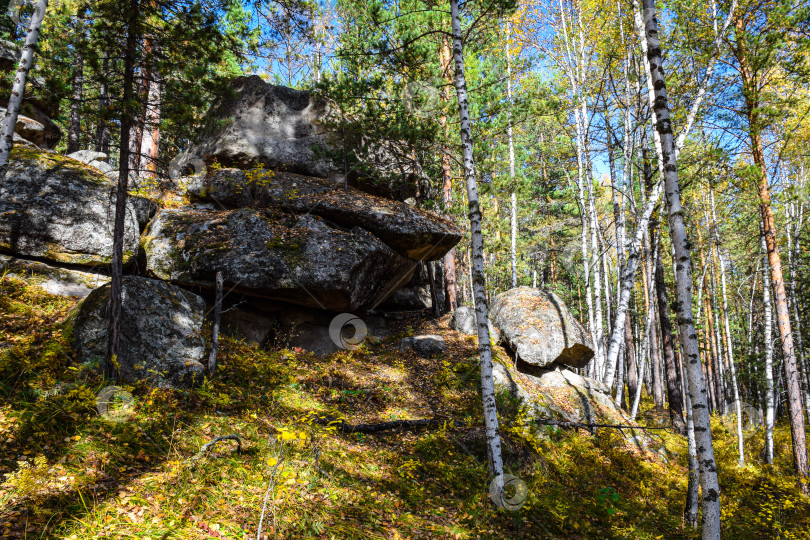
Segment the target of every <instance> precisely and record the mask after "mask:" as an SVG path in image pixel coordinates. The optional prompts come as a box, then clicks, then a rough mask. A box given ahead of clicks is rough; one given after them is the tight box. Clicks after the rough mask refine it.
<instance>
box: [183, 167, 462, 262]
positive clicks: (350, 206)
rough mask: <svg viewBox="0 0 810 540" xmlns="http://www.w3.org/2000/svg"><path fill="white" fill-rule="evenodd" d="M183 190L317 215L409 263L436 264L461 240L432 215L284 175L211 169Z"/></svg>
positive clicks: (224, 201) (235, 203)
mask: <svg viewBox="0 0 810 540" xmlns="http://www.w3.org/2000/svg"><path fill="white" fill-rule="evenodd" d="M188 191H189V193H190V194H191V195H192V196H194V197H196V198H198V199H203V200H208V201H214V202H216V203H219V204H221V205H224V206H226V207H230V208H244V207H249V208H278V209H281V210H283V211H285V212H293V213H297V214H302V213H308V214H314V215H316V216H321V217H323V218H326V219H328V220H330V221H333V222H335V223H338V224H340V225H341V226H344V227H362V228H363V229H365V230H367V231H369V232H371V233H373V234H374V235H375V236H377V237H378V238H379V239H380V240H382V241H383V242H385V243H386V244H387V245H388V246H389V247H391V248H392V249H393V250H394V251H396V252H397V253H399V254H400V255H403V256H405V257H409V258H411V259H414V260H438V259H440V258H442V257H443V256H444V255H445V254H446V253H447V252H448V251H450V250H451V249H452V248H453V246H455V245H456V244H457V243H458V242H459V240H461V236H462V231H461V229H459V228H458V227H457V226H456V225H455V224H454V223H452V222H450V221H448V220H447V219H445V218H443V217H441V216H438V215H436V214H434V213H432V212H428V211H426V210H422V209H419V208H414V207H411V206H409V205H407V204H405V203H403V202H399V201H394V200H391V199H385V198H383V197H377V196H374V195H369V194H368V193H363V192H362V191H359V190H357V189H355V188H353V187H349V188H345V187H344V186H343V185H342V184H335V183H334V182H331V181H329V180H325V179H322V178H314V177H310V176H301V175H298V174H292V173H288V172H277V171H268V170H263V169H253V170H249V171H242V170H239V169H214V170H212V171H210V172H209V173H208V174H207V175H206V176H199V177H196V178H195V179H194V180H193V181H192V182H191V183H190V184H189V186H188Z"/></svg>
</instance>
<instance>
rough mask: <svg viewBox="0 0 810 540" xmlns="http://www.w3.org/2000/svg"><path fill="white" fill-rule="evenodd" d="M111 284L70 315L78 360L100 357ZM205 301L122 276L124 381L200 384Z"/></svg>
mask: <svg viewBox="0 0 810 540" xmlns="http://www.w3.org/2000/svg"><path fill="white" fill-rule="evenodd" d="M109 302H110V286H109V285H104V286H102V287H99V288H97V289H95V290H94V291H93V292H92V293H90V295H89V296H88V297H87V298H85V299H84V300H83V301H82V303H81V304H79V306H78V307H77V308H76V310H75V311H74V313H75V315H74V319H73V340H74V344H75V347H76V351H77V353H78V357H79V360H80V361H91V360H98V359H101V358H103V357H104V354H105V351H106V347H107V335H108V334H107V325H108V324H109V317H108V315H107V311H108V306H109ZM204 312H205V302H204V301H203V299H202V298H200V297H199V296H197V295H196V294H193V293H190V292H188V291H185V290H183V289H180V288H178V287H175V286H173V285H170V284H168V283H163V282H161V281H157V280H154V279H148V278H143V277H136V276H125V277H124V282H123V295H122V308H121V327H120V328H121V338H120V339H121V340H120V345H119V353H118V359H117V360H118V365H119V373H120V377H121V380H122V381H123V382H135V381H139V380H145V381H148V382H149V383H150V384H151V385H153V386H156V387H169V386H189V385H194V384H196V383H199V382H201V381H202V372H203V365H202V363H201V362H202V360H203V357H204V356H205V342H204V340H203V337H202V325H203V315H204Z"/></svg>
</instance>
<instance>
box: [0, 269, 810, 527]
mask: <svg viewBox="0 0 810 540" xmlns="http://www.w3.org/2000/svg"><path fill="white" fill-rule="evenodd" d="M74 305H75V301H73V300H70V299H65V298H61V297H57V296H51V295H49V294H47V293H45V292H44V291H42V290H41V289H39V288H38V287H36V286H32V285H31V284H30V283H27V282H25V281H22V280H19V279H17V278H12V277H10V276H0V475H4V476H3V477H2V479H3V480H4V483H2V484H1V485H0V537H2V538H76V539H85V538H155V539H157V538H182V539H192V538H256V536H257V530H258V525H259V520H260V516H261V514H262V507H263V505H264V504H265V501H266V511H265V515H264V522H263V524H262V535H263V536H262V537H265V538H334V539H344V538H358V539H360V538H363V539H366V538H379V539H400V538H402V539H404V538H425V539H428V538H429V539H433V538H447V539H456V538H458V539H476V538H628V539H629V538H633V539H635V538H650V539H655V538H697V537H698V535H697V534H696V533H695V532H694V531H692V530H690V529H685V528H684V526H683V523H682V513H683V506H684V499H685V493H686V484H687V482H686V478H687V469H686V459H687V453H686V448H685V440H684V438H683V437H679V436H677V435H674V434H672V433H670V432H669V431H666V430H661V431H651V432H650V434H651V436H652V437H660V438H661V439H662V441H663V443H664V447H665V448H666V452H664V453H663V455H661V453H647V452H639V451H638V450H637V449H633V448H628V447H627V446H626V444H625V441H624V438H623V437H621V436H620V435H619V434H618V433H616V431H615V430H610V429H600V430H598V431H597V432H595V433H590V432H588V431H586V430H579V431H572V430H553V431H551V432H550V434H549V435H548V436H547V437H546V438H544V439H536V438H534V437H532V436H530V435H527V432H526V429H524V427H521V425H520V424H519V422H517V421H516V419H517V418H518V416H519V411H518V408H517V406H516V404H515V403H511V402H510V401H509V400H508V399H505V398H501V399H499V412H500V416H501V421H502V429H501V434H502V436H503V446H504V459H505V463H506V468H507V470H508V471H509V472H510V473H512V474H514V475H516V476H518V477H520V478H521V479H523V480H524V481H525V482H526V485H527V487H528V498H527V500H526V503H525V504H524V505H523V507H522V508H521V509H520V510H518V511H516V512H507V511H501V510H497V508H495V507H494V505H493V504H492V503H491V502H490V501H489V498H488V495H487V487H488V481H487V470H486V450H485V445H484V443H483V426H482V420H481V418H482V415H481V408H480V401H479V398H478V382H477V364H476V355H477V353H476V346H475V339H474V338H472V337H469V336H464V335H462V334H459V333H456V332H454V331H452V330H448V329H447V325H446V318H445V319H441V320H414V321H403V322H402V323H401V325H402V327H401V329H400V331H399V333H398V335H394V336H391V337H390V338H388V339H386V340H383V341H379V342H372V343H367V344H365V345H364V346H363V347H361V348H360V349H358V350H356V351H351V352H341V353H336V354H334V355H332V356H330V357H327V358H318V357H316V356H313V355H311V354H308V353H305V352H303V351H300V350H280V351H267V350H262V349H260V348H258V347H257V346H254V345H249V344H245V343H244V342H240V341H237V340H234V339H230V338H224V339H223V341H222V342H221V353H220V367H219V371H218V372H217V375H216V377H215V378H214V379H213V380H210V381H206V382H205V384H203V385H202V386H201V387H199V388H196V389H194V390H150V389H148V388H146V387H145V386H137V385H136V386H134V387H131V386H127V387H125V389H124V390H125V391H126V392H127V393H123V394H121V395H120V396H119V398H120V400H121V401H120V402H119V403H118V405H117V407H114V408H113V410H111V411H110V412H108V413H107V414H105V415H100V414H99V412H98V409H97V403H96V397H97V395H98V394H99V392H100V391H101V390H102V389H103V388H105V387H106V386H107V383H105V381H104V380H102V378H101V377H100V375H99V369H98V366H97V365H91V364H78V363H77V362H76V361H75V360H74V354H73V352H72V350H71V347H70V318H69V317H68V313H69V311H70V309H71V308H72V307H73V306H74ZM413 333H436V334H442V335H444V337H445V340H446V341H447V344H448V352H447V354H446V355H445V356H444V357H442V358H439V359H430V360H426V359H420V358H417V357H415V356H414V355H413V353H400V352H399V351H398V350H397V344H398V343H399V338H401V337H402V336H405V335H413ZM496 354H497V355H500V356H501V357H502V358H505V353H504V352H503V351H502V350H500V349H496ZM130 395H131V396H133V401H132V402H131V403H130V402H129V401H128V396H130ZM643 405H644V406H643V408H642V410H643V411H644V412H643V414H642V419H641V422H642V423H645V422H648V423H649V425H650V426H654V427H661V420H660V419H661V418H662V417H665V416H666V415H663V414H661V413H660V411H655V410H653V409H651V404H650V402H649V401H647V400H645V401H644V404H643ZM115 411H117V412H118V413H120V414H117V415H116V414H114V412H115ZM330 418H345V420H346V422H347V423H350V424H360V423H376V422H385V421H390V420H392V419H423V418H443V419H447V422H443V423H441V424H439V425H433V426H428V427H425V428H416V429H411V430H401V429H400V430H394V431H383V432H379V433H374V434H364V433H344V432H342V431H340V430H339V429H337V427H336V426H335V425H334V424H333V425H324V424H323V422H324V420H323V419H330ZM726 424H728V422H725V423H724V422H722V421H721V419H716V423H715V424H713V433H714V435H715V444H716V446H715V449H716V453H717V457H718V463H719V472H720V483H721V489H722V495H723V498H722V505H723V507H722V508H723V527H724V533H725V534H724V536H725V537H727V538H740V539H743V538H744V539H751V538H808V537H810V499H809V498H807V497H804V496H802V495H801V494H800V491H799V489H798V486H797V484H796V480H795V477H794V476H793V475H792V458H791V452H790V434H789V429H788V428H787V426H786V425H779V426H777V430H776V454H777V460H776V463H775V465H774V467H773V468H770V467H766V466H764V465H763V464H762V462H761V458H760V449H761V448H762V442H763V435H762V431H761V430H752V431H750V432H747V437H746V441H745V442H746V451H747V456H748V464H747V465H745V466H744V467H740V466H738V465H737V464H736V461H737V451H736V438H735V436H734V435H733V433H731V432H730V431H729V430H728V429H727V427H726ZM229 434H237V435H238V436H239V437H240V438H241V443H242V444H241V452H238V451H237V445H236V444H235V443H234V441H229V440H225V441H221V442H218V443H216V444H215V445H214V446H213V448H211V449H210V451H208V452H206V453H204V454H200V451H201V448H202V447H203V445H204V444H206V443H208V442H210V441H212V440H213V439H214V438H215V437H217V436H223V435H229Z"/></svg>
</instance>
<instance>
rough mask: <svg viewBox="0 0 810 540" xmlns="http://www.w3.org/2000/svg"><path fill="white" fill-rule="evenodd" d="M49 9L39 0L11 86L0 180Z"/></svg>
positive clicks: (1, 142) (0, 148) (0, 144)
mask: <svg viewBox="0 0 810 540" xmlns="http://www.w3.org/2000/svg"><path fill="white" fill-rule="evenodd" d="M47 9H48V0H37V3H36V4H35V6H34V13H33V14H32V15H31V22H30V23H29V24H28V33H27V34H26V35H25V45H24V46H23V49H22V52H21V53H20V61H19V63H18V64H17V71H16V73H15V75H14V84H13V85H12V86H11V97H9V99H8V107H6V116H5V119H4V123H3V133H2V135H1V136H0V182H3V180H5V178H6V171H7V170H8V160H9V158H10V157H11V149H12V148H13V147H14V128H15V127H17V117H18V116H19V115H20V105H21V104H22V98H23V94H24V93H25V81H26V80H27V79H28V71H29V70H30V69H31V64H32V63H33V62H34V51H35V50H36V48H37V42H38V41H39V32H40V30H41V29H42V21H43V20H44V19H45V12H46V11H47Z"/></svg>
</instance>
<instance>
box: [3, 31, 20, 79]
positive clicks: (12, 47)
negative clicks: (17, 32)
mask: <svg viewBox="0 0 810 540" xmlns="http://www.w3.org/2000/svg"><path fill="white" fill-rule="evenodd" d="M19 60H20V48H19V47H18V46H17V44H16V43H12V42H11V41H8V40H5V39H0V71H4V72H11V71H12V70H14V69H16V68H17V62H19Z"/></svg>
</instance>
